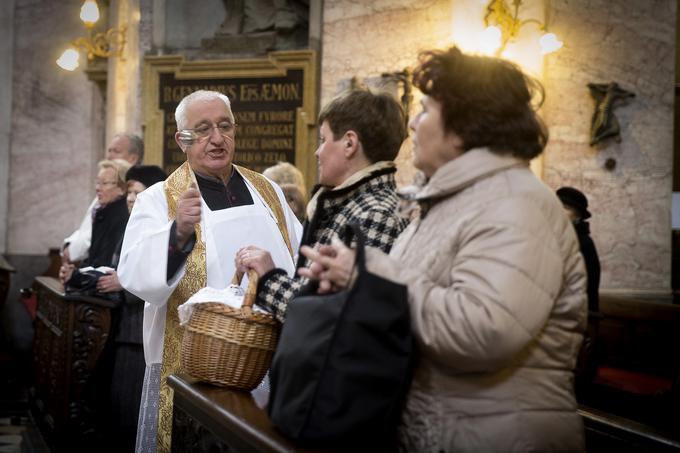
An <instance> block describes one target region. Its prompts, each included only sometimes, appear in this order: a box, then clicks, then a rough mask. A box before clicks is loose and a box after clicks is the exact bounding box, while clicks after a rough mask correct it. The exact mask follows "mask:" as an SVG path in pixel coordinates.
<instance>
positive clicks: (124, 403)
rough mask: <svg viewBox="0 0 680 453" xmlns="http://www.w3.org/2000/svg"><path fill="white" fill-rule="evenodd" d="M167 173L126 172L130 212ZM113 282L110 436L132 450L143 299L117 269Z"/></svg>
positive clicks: (146, 168)
mask: <svg viewBox="0 0 680 453" xmlns="http://www.w3.org/2000/svg"><path fill="white" fill-rule="evenodd" d="M166 177H167V175H166V174H165V172H164V171H163V170H162V169H161V168H160V167H157V166H156V165H139V166H135V167H132V168H130V169H129V170H128V172H127V174H126V175H125V180H126V181H127V207H128V210H129V211H130V212H131V211H132V208H133V206H134V204H135V200H136V199H137V195H138V194H139V193H140V192H143V191H144V190H146V189H147V188H149V187H151V186H153V185H154V184H156V183H157V182H161V181H165V178H166ZM122 245H123V236H121V238H120V240H119V241H118V246H117V247H116V253H115V255H114V260H113V265H114V267H117V266H118V259H119V257H120V250H121V246H122ZM107 277H108V278H110V279H112V284H111V285H110V286H109V287H107V291H122V293H121V298H120V304H119V305H118V307H116V308H115V309H114V310H113V312H112V314H111V315H112V319H111V345H110V346H111V356H112V361H113V365H112V371H111V384H110V385H111V397H110V407H111V417H110V420H109V424H108V426H109V436H110V439H111V445H113V446H114V448H113V449H112V451H118V452H132V451H134V450H135V440H136V438H137V421H138V419H139V405H140V402H141V399H142V384H143V381H144V370H145V368H146V362H145V361H144V346H143V341H142V325H143V320H144V301H143V300H142V299H140V298H139V297H137V296H135V295H134V294H132V293H131V292H129V291H125V289H124V288H123V287H122V286H121V284H120V282H119V281H118V274H117V272H116V271H114V272H112V273H111V274H109V276H107Z"/></svg>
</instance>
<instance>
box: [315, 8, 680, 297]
mask: <svg viewBox="0 0 680 453" xmlns="http://www.w3.org/2000/svg"><path fill="white" fill-rule="evenodd" d="M478 4H479V1H478V0H453V1H436V0H432V1H423V2H411V1H406V0H402V1H387V0H383V1H376V2H372V3H371V5H370V6H368V5H367V4H364V3H362V2H357V1H354V0H336V1H326V2H325V3H324V8H325V10H324V29H323V57H322V66H321V74H322V75H321V77H322V80H321V83H322V88H321V99H322V103H325V102H327V101H328V100H330V99H331V98H332V97H333V96H334V95H335V94H336V93H337V92H338V91H339V89H340V88H341V87H343V86H346V85H347V83H346V81H347V80H348V79H349V78H351V77H352V76H357V77H358V78H359V79H360V80H362V79H365V78H371V77H373V78H375V77H378V76H379V75H380V74H381V73H382V72H385V71H395V70H400V69H402V68H403V67H405V66H412V65H413V64H414V63H415V61H416V55H417V53H418V51H419V50H421V49H423V48H429V47H445V46H448V45H450V44H451V43H452V41H451V31H452V28H451V27H452V23H453V21H452V13H451V11H452V9H455V10H456V11H458V12H460V11H464V10H466V6H469V8H468V9H470V10H473V9H475V8H476V9H479V8H478ZM527 5H528V6H527V7H530V6H532V4H531V2H528V3H527ZM534 6H535V5H534ZM675 8H676V3H675V1H674V0H654V1H651V0H650V1H644V2H642V1H640V2H631V1H627V0H554V1H552V2H550V10H549V11H546V13H547V14H548V15H549V16H550V29H551V31H554V32H556V33H557V34H558V36H559V37H560V38H561V39H562V40H563V41H564V42H565V47H564V48H563V49H562V50H561V51H560V52H558V53H557V54H554V55H550V56H548V57H546V60H545V63H544V68H545V71H544V77H543V82H544V85H545V87H546V92H547V99H546V103H545V105H544V107H543V110H542V115H543V117H544V119H545V120H546V122H547V124H548V126H549V127H550V132H551V140H550V144H549V146H548V148H547V150H546V153H545V157H544V160H543V165H544V168H543V178H544V180H545V181H546V183H547V184H548V185H549V186H551V187H552V188H557V187H559V186H562V185H573V186H575V187H578V188H580V189H582V190H583V191H584V192H585V193H586V194H587V195H588V196H589V198H590V202H591V205H592V211H593V213H594V215H593V218H592V220H591V226H592V231H593V237H594V239H595V242H596V243H597V246H598V249H599V252H600V259H601V261H602V285H601V287H602V288H608V289H621V290H644V291H669V290H670V263H671V259H670V253H671V252H670V239H671V235H670V206H671V202H670V197H671V179H672V178H671V177H672V155H673V139H672V137H673V96H674V65H675V28H676V26H675V22H676V12H675ZM466 19H467V20H469V21H473V20H479V21H480V22H481V20H482V18H481V17H479V18H475V17H468V18H466ZM472 28H474V27H472ZM477 28H479V27H477ZM610 81H616V82H618V83H619V84H621V85H622V87H623V88H625V89H628V90H631V91H634V92H635V93H636V95H637V97H636V98H635V99H634V100H632V101H631V102H630V103H629V104H628V105H626V106H623V107H620V108H618V109H617V110H616V115H617V117H618V119H619V121H620V123H621V128H622V141H621V143H616V142H607V144H606V145H605V146H602V147H601V149H597V148H592V147H590V146H589V144H588V143H589V129H590V119H591V115H592V113H593V106H594V103H593V100H592V99H591V97H590V94H589V92H588V89H587V87H586V84H587V83H588V82H600V83H606V82H610ZM416 99H417V98H416ZM415 111H417V106H413V107H412V110H411V113H412V114H413V113H415ZM410 148H411V145H410V143H409V142H408V141H407V142H406V143H405V145H404V146H403V148H402V151H401V153H400V157H399V181H400V183H402V184H403V183H404V182H406V181H408V180H409V179H410V177H411V175H412V174H413V168H412V165H411V164H410ZM610 157H611V158H614V159H616V161H617V166H616V168H615V169H614V170H613V171H607V170H605V169H604V168H603V166H604V162H605V160H606V159H607V158H610Z"/></svg>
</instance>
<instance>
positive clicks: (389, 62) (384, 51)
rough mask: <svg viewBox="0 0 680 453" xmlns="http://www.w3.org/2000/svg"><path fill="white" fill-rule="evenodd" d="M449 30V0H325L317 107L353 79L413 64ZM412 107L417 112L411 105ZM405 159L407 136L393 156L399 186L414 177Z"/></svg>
mask: <svg viewBox="0 0 680 453" xmlns="http://www.w3.org/2000/svg"><path fill="white" fill-rule="evenodd" d="M450 28H451V1H449V0H426V1H420V2H413V1H411V0H377V1H374V2H370V4H369V3H364V2H358V1H354V0H335V1H325V2H324V12H323V30H322V31H323V35H322V36H323V37H322V49H323V50H322V58H321V71H320V74H321V96H320V99H321V105H322V106H323V105H324V104H326V103H327V102H329V101H330V100H331V99H332V98H333V97H334V96H335V95H336V94H338V92H340V91H341V90H342V89H343V88H346V87H347V86H348V82H349V80H350V79H351V78H352V77H357V79H358V80H359V81H360V82H364V81H366V79H368V81H369V82H370V81H372V80H375V79H376V78H379V77H380V75H381V74H382V73H384V72H393V71H401V70H402V69H404V68H406V67H412V66H413V65H414V63H415V61H416V58H417V56H418V52H419V51H420V50H425V49H430V48H436V47H442V46H444V45H446V44H447V43H448V42H449V41H448V40H449V37H450V34H451V30H450ZM416 99H417V98H416ZM414 104H415V103H414ZM411 110H412V112H415V111H417V108H416V106H415V105H412V109H411ZM410 161H411V144H410V140H407V141H406V142H405V143H404V146H402V149H401V152H400V153H399V157H398V159H397V164H398V167H399V173H398V175H397V177H398V180H399V182H400V183H402V184H403V183H406V182H408V181H410V180H411V179H412V177H413V173H414V171H413V167H412V165H411V164H410Z"/></svg>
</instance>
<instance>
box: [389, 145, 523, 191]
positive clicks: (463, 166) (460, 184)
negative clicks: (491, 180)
mask: <svg viewBox="0 0 680 453" xmlns="http://www.w3.org/2000/svg"><path fill="white" fill-rule="evenodd" d="M528 166H529V162H528V161H526V160H524V159H520V158H517V157H515V156H512V155H511V154H498V153H494V152H491V151H490V150H489V149H488V148H475V149H471V150H469V151H466V152H465V153H464V154H463V155H461V156H460V157H458V158H456V159H453V160H452V161H450V162H447V163H446V164H444V165H443V166H441V167H439V169H438V170H437V171H436V172H435V173H434V175H432V177H431V178H430V179H429V181H428V180H426V179H425V178H424V176H423V175H422V173H421V174H419V175H418V177H417V178H416V182H415V185H413V186H409V187H405V188H404V189H402V190H400V191H399V195H400V196H401V197H402V198H405V199H407V200H414V201H421V200H427V199H433V198H442V197H446V196H449V195H452V194H454V193H456V192H460V191H461V190H463V189H464V188H466V187H468V186H470V185H472V184H473V183H475V182H477V181H479V180H480V179H484V178H486V177H488V176H490V175H492V174H494V173H497V172H499V171H502V170H505V169H508V168H512V167H528Z"/></svg>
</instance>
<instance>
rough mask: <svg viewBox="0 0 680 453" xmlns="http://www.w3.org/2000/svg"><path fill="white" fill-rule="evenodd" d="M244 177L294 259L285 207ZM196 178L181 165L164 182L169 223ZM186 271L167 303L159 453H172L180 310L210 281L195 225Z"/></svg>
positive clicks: (251, 175) (260, 181)
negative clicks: (173, 376)
mask: <svg viewBox="0 0 680 453" xmlns="http://www.w3.org/2000/svg"><path fill="white" fill-rule="evenodd" d="M236 168H237V170H238V171H239V173H240V174H241V175H243V176H244V177H245V178H247V179H248V181H250V183H251V184H252V185H253V186H254V187H255V189H256V190H257V191H258V193H259V194H260V195H261V196H262V198H263V199H264V201H265V203H267V205H269V207H270V208H271V209H272V211H273V212H274V215H275V216H276V219H277V221H278V227H279V231H280V232H281V236H282V237H283V240H284V242H285V243H286V246H287V247H288V251H289V252H290V254H291V256H293V248H292V247H291V243H290V238H289V237H288V228H287V225H286V218H285V215H284V210H283V206H281V202H280V200H279V197H278V196H277V195H276V191H275V190H274V188H273V187H272V185H271V184H270V183H269V181H267V179H265V178H264V177H263V176H262V175H260V174H259V173H256V172H254V171H251V170H248V169H246V168H243V167H236ZM194 181H196V178H195V176H194V174H193V172H192V171H191V168H190V167H189V164H188V162H185V163H184V164H182V165H181V166H180V167H179V168H178V169H177V170H175V171H174V172H173V173H172V174H171V175H170V176H169V177H168V179H167V180H166V181H165V198H166V200H167V203H168V219H170V220H174V219H175V218H176V216H177V202H178V201H179V198H180V196H181V195H182V193H184V192H185V191H186V190H187V189H188V188H189V186H190V185H191V183H192V182H194ZM185 266H186V271H185V273H184V276H183V277H182V279H181V280H180V281H179V284H178V285H177V288H175V291H173V293H172V295H171V296H170V298H169V299H168V302H167V313H166V315H165V337H164V340H163V363H162V365H161V382H160V394H159V399H158V444H157V451H158V453H169V452H170V444H171V440H172V398H173V392H172V389H171V388H170V387H169V386H168V384H167V378H168V376H170V375H171V374H174V373H177V371H179V369H180V348H181V346H182V330H181V329H180V326H179V318H178V315H177V307H179V306H180V305H181V304H183V303H184V302H186V301H187V300H188V299H189V298H190V297H191V296H192V295H194V294H195V293H196V292H197V291H198V290H200V289H201V288H204V287H205V286H206V284H207V281H208V271H207V264H206V254H205V241H204V238H203V232H202V231H201V225H200V224H198V225H196V244H195V245H194V248H193V250H192V251H191V253H190V254H189V256H188V257H187V261H186V264H185Z"/></svg>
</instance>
